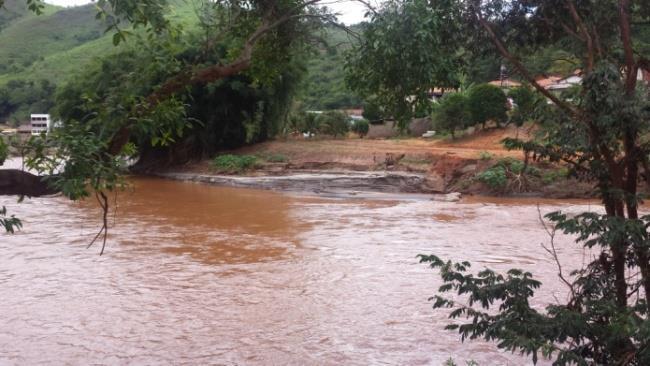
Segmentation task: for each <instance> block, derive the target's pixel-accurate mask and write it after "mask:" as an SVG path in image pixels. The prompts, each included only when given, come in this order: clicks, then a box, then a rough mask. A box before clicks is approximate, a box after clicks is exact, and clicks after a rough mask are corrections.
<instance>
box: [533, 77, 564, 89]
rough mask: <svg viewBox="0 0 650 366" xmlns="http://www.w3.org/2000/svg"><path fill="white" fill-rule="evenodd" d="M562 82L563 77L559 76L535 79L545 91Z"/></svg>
mask: <svg viewBox="0 0 650 366" xmlns="http://www.w3.org/2000/svg"><path fill="white" fill-rule="evenodd" d="M560 80H562V77H561V76H559V75H550V76H546V75H544V76H539V77H537V78H535V81H536V82H537V84H539V85H540V86H541V87H542V88H544V89H546V88H548V87H549V86H550V85H553V84H557V82H558V81H560Z"/></svg>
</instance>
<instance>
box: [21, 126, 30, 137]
mask: <svg viewBox="0 0 650 366" xmlns="http://www.w3.org/2000/svg"><path fill="white" fill-rule="evenodd" d="M18 134H19V135H31V134H32V126H31V125H20V126H18Z"/></svg>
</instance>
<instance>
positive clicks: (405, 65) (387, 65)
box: [346, 0, 458, 129]
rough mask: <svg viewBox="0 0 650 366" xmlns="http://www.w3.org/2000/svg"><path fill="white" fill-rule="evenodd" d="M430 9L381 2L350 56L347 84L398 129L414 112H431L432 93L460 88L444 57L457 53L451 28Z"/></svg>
mask: <svg viewBox="0 0 650 366" xmlns="http://www.w3.org/2000/svg"><path fill="white" fill-rule="evenodd" d="M428 4H429V2H428V1H424V0H413V1H403V2H402V1H387V2H385V3H384V4H383V5H382V7H381V8H380V9H379V10H377V11H376V12H374V13H372V14H371V19H370V20H371V21H370V23H368V24H364V25H363V27H362V32H361V34H362V38H361V41H360V43H359V44H358V45H355V47H353V49H352V50H351V51H350V52H349V53H348V60H347V63H346V68H347V81H348V84H349V85H350V86H351V87H352V88H353V90H355V91H356V92H358V93H359V94H360V95H361V96H362V97H364V98H365V99H370V98H373V99H374V100H375V101H376V103H378V104H379V105H380V106H381V107H383V108H384V109H385V113H386V114H387V115H389V116H393V117H394V118H395V119H396V120H397V122H398V125H399V126H400V128H402V129H404V128H406V126H407V124H408V122H409V121H410V119H411V118H412V117H413V116H414V114H415V112H416V110H418V109H428V108H429V106H430V100H429V95H428V93H429V90H430V89H431V88H433V87H450V86H457V85H458V80H457V77H456V75H457V73H456V71H457V69H456V60H455V59H452V58H450V57H447V55H448V54H449V52H452V51H451V50H452V49H456V45H455V44H454V39H455V35H454V28H455V26H454V25H453V23H449V22H448V17H447V16H446V15H445V14H443V13H440V12H439V11H437V9H435V8H432V7H431V6H429V5H428ZM367 118H368V117H367ZM369 119H370V118H369Z"/></svg>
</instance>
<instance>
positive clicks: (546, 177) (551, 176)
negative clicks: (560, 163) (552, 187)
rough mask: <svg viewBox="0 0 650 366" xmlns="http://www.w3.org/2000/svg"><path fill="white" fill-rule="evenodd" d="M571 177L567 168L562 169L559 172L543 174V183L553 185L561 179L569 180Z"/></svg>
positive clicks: (550, 171)
mask: <svg viewBox="0 0 650 366" xmlns="http://www.w3.org/2000/svg"><path fill="white" fill-rule="evenodd" d="M568 176H569V170H568V169H567V168H560V169H557V170H548V171H545V172H544V174H542V183H544V184H551V183H555V182H556V181H558V180H559V179H561V178H567V177H568Z"/></svg>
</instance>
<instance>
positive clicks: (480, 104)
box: [467, 84, 508, 128]
mask: <svg viewBox="0 0 650 366" xmlns="http://www.w3.org/2000/svg"><path fill="white" fill-rule="evenodd" d="M507 103H508V99H507V98H506V95H505V94H504V93H503V90H501V89H500V88H499V87H497V86H494V85H490V84H480V85H477V86H475V87H473V88H471V89H470V90H469V92H468V95H467V104H468V109H469V112H470V114H471V118H472V122H473V123H474V124H479V123H480V124H481V125H482V126H483V128H485V123H486V122H487V121H495V122H496V123H497V126H498V125H499V124H500V123H502V122H505V121H506V120H507V119H508V115H507V113H506V112H507V107H506V104H507Z"/></svg>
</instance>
